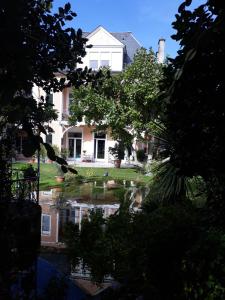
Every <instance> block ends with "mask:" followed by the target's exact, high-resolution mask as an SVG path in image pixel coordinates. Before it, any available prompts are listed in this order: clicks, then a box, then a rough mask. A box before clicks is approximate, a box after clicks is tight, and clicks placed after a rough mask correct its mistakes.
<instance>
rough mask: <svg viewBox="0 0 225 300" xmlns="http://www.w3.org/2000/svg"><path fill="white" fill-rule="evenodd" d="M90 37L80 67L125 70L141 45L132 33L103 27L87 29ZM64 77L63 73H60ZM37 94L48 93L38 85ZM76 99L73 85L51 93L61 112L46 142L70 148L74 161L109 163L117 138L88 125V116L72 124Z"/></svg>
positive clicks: (115, 70) (34, 89) (51, 99)
mask: <svg viewBox="0 0 225 300" xmlns="http://www.w3.org/2000/svg"><path fill="white" fill-rule="evenodd" d="M83 36H84V37H85V38H87V39H88V42H87V45H89V44H90V45H92V47H91V48H87V49H86V56H85V57H84V58H83V64H82V65H79V66H78V67H85V66H87V67H88V68H92V69H93V70H98V69H99V68H100V67H103V66H108V67H110V69H111V71H112V73H118V72H122V71H123V70H124V68H125V67H126V66H127V65H128V64H130V63H132V60H133V57H134V54H135V53H136V51H137V50H138V49H140V47H141V45H140V44H139V42H138V41H137V40H136V39H135V37H134V36H133V35H132V33H131V32H117V33H110V32H108V31H107V30H106V29H105V28H103V27H102V26H99V27H97V28H96V29H95V30H94V31H92V32H90V33H88V32H84V33H83ZM59 78H60V75H59ZM33 94H34V96H36V97H37V98H39V97H40V96H41V95H43V96H46V95H45V93H44V92H43V91H41V90H40V88H38V87H36V86H35V87H34V88H33ZM72 98H73V95H72V88H65V89H64V90H63V91H62V92H58V93H54V94H51V95H49V100H50V101H51V102H52V103H53V104H54V108H55V109H56V110H57V112H58V119H57V120H56V121H53V122H51V124H50V126H51V127H52V128H53V130H54V133H53V134H51V135H48V136H47V137H44V138H46V142H48V143H50V144H52V145H56V146H57V147H58V148H59V150H62V149H67V156H68V160H71V161H74V162H75V161H102V162H108V161H109V160H110V159H111V157H110V154H109V147H113V146H114V145H115V141H114V140H113V139H112V137H111V135H110V130H108V131H107V132H105V133H103V132H94V129H95V128H94V127H93V126H87V125H86V124H85V122H84V119H83V120H82V121H81V122H79V123H78V124H77V125H76V126H70V124H69V122H68V117H69V114H70V111H69V110H70V102H71V100H72Z"/></svg>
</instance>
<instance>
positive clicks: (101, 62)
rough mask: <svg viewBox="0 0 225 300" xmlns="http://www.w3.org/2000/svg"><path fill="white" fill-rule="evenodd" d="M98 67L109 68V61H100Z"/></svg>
mask: <svg viewBox="0 0 225 300" xmlns="http://www.w3.org/2000/svg"><path fill="white" fill-rule="evenodd" d="M100 66H101V67H109V60H104V59H103V60H101V61H100Z"/></svg>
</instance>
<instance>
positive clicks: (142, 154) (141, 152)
mask: <svg viewBox="0 0 225 300" xmlns="http://www.w3.org/2000/svg"><path fill="white" fill-rule="evenodd" d="M136 153H137V160H138V161H140V162H144V161H145V160H146V158H147V157H146V154H145V151H144V150H143V149H139V150H137V151H136Z"/></svg>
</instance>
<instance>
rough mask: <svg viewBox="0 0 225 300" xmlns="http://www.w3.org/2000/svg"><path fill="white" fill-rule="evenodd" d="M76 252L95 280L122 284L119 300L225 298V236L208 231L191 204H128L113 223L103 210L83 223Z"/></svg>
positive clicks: (111, 218) (200, 216) (75, 245)
mask: <svg viewBox="0 0 225 300" xmlns="http://www.w3.org/2000/svg"><path fill="white" fill-rule="evenodd" d="M74 249H79V251H80V252H78V253H77V252H76V255H79V257H80V258H82V260H83V263H84V265H85V266H86V267H88V268H90V269H91V272H92V276H93V280H95V281H99V280H100V281H101V280H103V278H104V277H105V276H108V275H111V276H113V277H114V278H115V279H116V280H117V281H118V282H119V283H120V284H121V287H122V288H121V290H120V292H119V296H120V298H119V299H136V298H137V297H140V296H142V297H143V299H149V296H151V299H153V300H156V299H157V300H158V299H162V300H164V299H168V300H170V299H171V300H172V299H173V300H176V299H177V300H180V299H215V300H216V299H222V298H223V297H224V296H225V290H224V279H225V273H224V268H223V263H222V261H223V260H224V259H225V257H224V250H225V243H224V234H223V233H222V232H219V231H216V230H215V229H212V228H210V227H208V225H207V223H205V222H204V218H202V215H201V214H199V210H198V209H196V208H194V207H193V206H192V205H191V204H190V203H189V204H182V205H181V204H179V205H177V204H176V205H169V206H165V207H163V206H160V205H158V204H157V203H155V205H154V206H153V203H151V207H149V208H148V210H144V211H143V212H141V213H132V212H129V202H124V203H122V205H121V208H120V210H119V212H118V213H117V214H115V215H112V216H110V218H109V219H107V220H105V219H103V215H102V212H101V211H98V210H97V211H96V212H92V213H91V216H90V219H89V220H88V219H85V221H84V222H83V224H82V229H81V232H80V238H79V239H76V243H74ZM171 272H172V274H173V276H171Z"/></svg>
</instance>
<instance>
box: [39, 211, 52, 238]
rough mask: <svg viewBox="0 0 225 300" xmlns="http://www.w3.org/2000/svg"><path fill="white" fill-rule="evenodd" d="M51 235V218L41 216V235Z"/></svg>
mask: <svg viewBox="0 0 225 300" xmlns="http://www.w3.org/2000/svg"><path fill="white" fill-rule="evenodd" d="M50 233H51V216H50V215H45V214H42V216H41V234H43V235H50Z"/></svg>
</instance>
